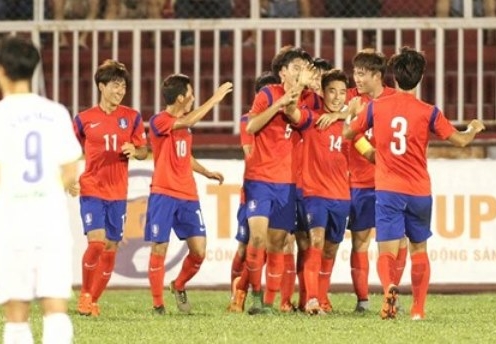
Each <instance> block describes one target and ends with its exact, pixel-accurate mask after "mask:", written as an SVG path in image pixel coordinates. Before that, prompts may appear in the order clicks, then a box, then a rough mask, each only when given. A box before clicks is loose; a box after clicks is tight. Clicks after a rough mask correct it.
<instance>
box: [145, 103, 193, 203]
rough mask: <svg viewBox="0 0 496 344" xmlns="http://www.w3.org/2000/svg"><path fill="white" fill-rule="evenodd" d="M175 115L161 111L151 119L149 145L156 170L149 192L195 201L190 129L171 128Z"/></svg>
mask: <svg viewBox="0 0 496 344" xmlns="http://www.w3.org/2000/svg"><path fill="white" fill-rule="evenodd" d="M176 120H177V118H176V117H174V116H172V115H171V114H170V113H168V112H165V111H162V112H160V113H158V114H156V115H155V116H153V117H152V118H151V119H150V132H149V136H150V144H151V146H152V151H153V163H154V166H155V170H154V172H153V176H152V185H151V192H152V193H158V194H162V195H167V196H171V197H175V198H179V199H182V200H188V201H197V200H198V192H197V189H196V182H195V179H194V177H193V168H192V166H191V144H192V142H193V139H192V136H191V132H190V129H189V128H184V129H176V130H172V127H173V125H174V122H175V121H176Z"/></svg>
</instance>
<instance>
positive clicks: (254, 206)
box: [248, 200, 257, 212]
mask: <svg viewBox="0 0 496 344" xmlns="http://www.w3.org/2000/svg"><path fill="white" fill-rule="evenodd" d="M255 209H257V201H255V200H251V201H249V202H248V210H249V211H251V212H254V211H255Z"/></svg>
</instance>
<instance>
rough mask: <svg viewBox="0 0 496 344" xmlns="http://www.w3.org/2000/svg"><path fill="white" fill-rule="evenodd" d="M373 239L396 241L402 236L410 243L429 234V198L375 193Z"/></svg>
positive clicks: (421, 239) (419, 240)
mask: <svg viewBox="0 0 496 344" xmlns="http://www.w3.org/2000/svg"><path fill="white" fill-rule="evenodd" d="M376 198H377V205H376V214H377V218H376V232H377V233H376V240H377V241H379V242H380V241H389V240H398V239H401V238H403V237H404V236H405V235H406V236H407V237H408V239H410V241H411V242H413V243H420V242H424V241H426V240H427V239H428V238H429V237H430V236H431V235H432V232H431V215H432V197H431V196H411V195H406V194H402V193H397V192H390V191H376Z"/></svg>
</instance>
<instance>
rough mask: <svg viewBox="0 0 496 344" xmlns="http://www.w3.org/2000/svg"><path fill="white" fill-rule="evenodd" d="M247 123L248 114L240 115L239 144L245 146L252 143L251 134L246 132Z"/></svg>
mask: <svg viewBox="0 0 496 344" xmlns="http://www.w3.org/2000/svg"><path fill="white" fill-rule="evenodd" d="M247 124H248V116H247V115H243V116H241V122H240V124H239V138H240V140H241V146H247V145H252V144H253V135H251V134H248V133H247V132H246V125H247Z"/></svg>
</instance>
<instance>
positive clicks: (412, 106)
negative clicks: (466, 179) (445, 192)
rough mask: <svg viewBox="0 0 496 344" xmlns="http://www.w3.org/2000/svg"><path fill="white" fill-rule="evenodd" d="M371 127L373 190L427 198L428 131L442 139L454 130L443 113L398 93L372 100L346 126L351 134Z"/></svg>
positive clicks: (429, 188)
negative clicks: (372, 138) (373, 136)
mask: <svg viewBox="0 0 496 344" xmlns="http://www.w3.org/2000/svg"><path fill="white" fill-rule="evenodd" d="M371 126H374V131H375V140H376V153H375V160H376V174H375V183H376V190H384V191H393V192H399V193H404V194H408V195H414V196H428V195H430V194H431V182H430V177H429V173H428V171H427V157H426V151H427V145H428V142H429V132H433V133H434V134H436V135H437V136H438V137H439V138H441V139H443V140H446V139H447V138H448V137H450V136H451V135H452V134H453V133H454V132H455V131H456V129H455V128H454V127H453V125H452V124H451V123H450V122H449V121H448V119H447V118H446V117H445V116H444V115H443V113H442V112H441V111H440V110H439V109H438V108H437V107H435V106H433V105H430V104H427V103H424V102H422V101H420V100H418V99H416V98H415V96H413V95H411V94H408V93H404V92H398V93H397V94H395V95H393V96H391V97H388V98H383V99H377V100H374V101H373V102H371V103H370V104H369V105H368V106H367V108H366V109H364V111H362V112H361V113H360V114H359V115H358V117H357V119H356V120H355V121H352V122H351V124H350V128H351V129H352V130H353V131H365V130H367V129H368V128H370V127H371Z"/></svg>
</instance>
